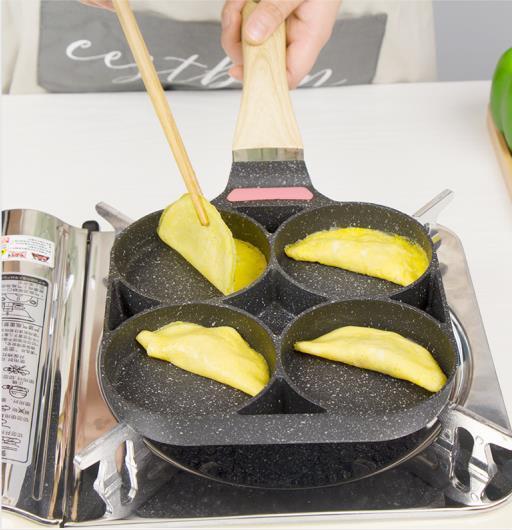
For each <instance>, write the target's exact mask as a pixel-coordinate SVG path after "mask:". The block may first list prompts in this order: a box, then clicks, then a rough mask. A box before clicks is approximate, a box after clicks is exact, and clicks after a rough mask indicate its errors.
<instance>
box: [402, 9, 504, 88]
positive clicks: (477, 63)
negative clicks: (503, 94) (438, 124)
mask: <svg viewBox="0 0 512 530" xmlns="http://www.w3.org/2000/svg"><path fill="white" fill-rule="evenodd" d="M411 1H414V0H411ZM433 6H434V21H435V29H436V42H437V72H438V78H439V81H461V80H470V79H471V80H473V79H490V78H491V77H492V74H493V71H494V67H495V66H496V62H497V61H498V58H499V57H500V55H501V54H502V53H503V52H504V51H505V50H507V49H508V48H511V47H512V0H434V2H433Z"/></svg>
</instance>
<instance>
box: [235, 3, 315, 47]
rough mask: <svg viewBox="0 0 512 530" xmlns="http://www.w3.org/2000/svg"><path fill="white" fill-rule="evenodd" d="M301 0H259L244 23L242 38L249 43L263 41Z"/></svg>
mask: <svg viewBox="0 0 512 530" xmlns="http://www.w3.org/2000/svg"><path fill="white" fill-rule="evenodd" d="M303 1H304V0H261V1H260V2H259V3H258V6H257V7H256V9H255V10H254V11H253V12H252V13H251V15H250V16H249V19H248V20H247V23H246V24H245V28H244V39H245V40H246V41H247V42H248V43H249V44H261V43H263V42H265V41H266V40H267V39H268V38H269V37H270V35H272V33H274V31H275V30H276V29H277V28H278V27H279V25H280V24H281V23H282V22H284V21H285V20H286V18H287V17H288V15H289V14H290V13H291V12H292V11H293V10H294V9H295V8H296V7H297V6H299V5H300V4H302V2H303Z"/></svg>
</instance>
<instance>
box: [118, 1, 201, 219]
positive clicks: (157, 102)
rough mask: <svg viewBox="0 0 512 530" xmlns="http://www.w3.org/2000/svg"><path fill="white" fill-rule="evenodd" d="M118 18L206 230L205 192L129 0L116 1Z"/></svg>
mask: <svg viewBox="0 0 512 530" xmlns="http://www.w3.org/2000/svg"><path fill="white" fill-rule="evenodd" d="M113 5H114V8H115V11H116V13H117V17H118V19H119V22H120V24H121V27H122V29H123V32H124V35H125V37H126V40H127V41H128V45H129V46H130V49H131V51H132V54H133V57H134V58H135V62H136V63H137V66H138V68H139V72H140V75H141V77H142V80H143V81H144V86H145V87H146V90H147V93H148V94H149V97H150V99H151V102H152V104H153V108H154V109H155V112H156V115H157V116H158V119H159V120H160V124H161V125H162V129H163V130H164V133H165V137H166V138H167V141H168V142H169V145H170V147H171V151H172V153H173V155H174V159H175V160H176V164H177V165H178V169H179V171H180V173H181V176H182V178H183V181H184V182H185V186H186V188H187V191H188V192H189V193H190V196H191V198H192V202H193V204H194V208H195V210H196V213H197V216H198V218H199V221H200V222H201V224H202V225H203V226H206V225H208V216H207V215H206V211H205V209H204V207H203V203H202V202H201V197H202V192H201V188H200V187H199V182H198V181H197V177H196V174H195V172H194V169H193V168H192V164H191V162H190V159H189V157H188V154H187V150H186V149H185V145H184V144H183V140H182V139H181V135H180V132H179V130H178V127H177V126H176V122H175V121H174V116H173V115H172V112H171V109H170V107H169V103H168V101H167V98H166V97H165V92H164V90H163V88H162V84H161V83H160V79H159V78H158V74H157V73H156V70H155V66H154V64H153V61H152V59H151V56H150V55H149V52H148V48H147V46H146V43H145V42H144V38H143V37H142V33H141V32H140V29H139V25H138V24H137V20H136V18H135V15H134V14H133V11H132V9H131V7H130V4H129V3H128V0H113Z"/></svg>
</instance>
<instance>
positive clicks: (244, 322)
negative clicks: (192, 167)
mask: <svg viewBox="0 0 512 530" xmlns="http://www.w3.org/2000/svg"><path fill="white" fill-rule="evenodd" d="M175 321H184V322H194V323H196V324H201V325H203V326H208V327H212V326H231V327H233V328H235V329H238V330H240V333H241V334H242V336H243V337H244V339H245V340H246V341H247V342H248V343H249V344H250V345H251V346H252V347H253V348H254V349H256V350H257V351H259V352H260V353H261V354H262V355H264V356H265V358H266V360H267V363H268V365H269V367H270V369H271V370H273V369H274V366H275V358H276V352H275V347H274V344H273V341H272V338H271V336H270V334H269V333H268V332H267V330H265V329H264V328H263V327H262V325H261V324H258V322H256V320H255V319H254V318H252V317H251V316H250V315H248V314H246V313H244V312H242V311H239V310H235V309H232V308H227V307H212V306H209V305H206V304H185V305H181V306H171V307H165V308H160V309H156V310H153V311H149V312H146V313H142V314H140V315H138V316H136V317H134V318H132V319H130V320H128V321H126V322H125V323H124V324H122V325H121V326H120V327H119V328H118V329H117V330H116V332H115V333H114V334H112V336H111V337H110V340H109V341H108V343H107V344H106V347H105V348H104V350H103V355H102V356H101V359H100V374H101V379H102V381H103V389H104V391H105V393H106V394H107V395H108V396H109V403H110V404H111V407H112V409H113V411H114V413H115V414H116V416H118V417H119V418H120V419H121V420H123V421H129V422H130V423H132V424H133V422H134V421H136V418H135V417H134V414H133V411H132V409H131V407H134V408H135V409H136V410H137V411H138V412H137V414H141V415H148V416H154V417H161V418H162V421H163V422H164V423H165V422H166V420H169V419H172V417H173V416H175V415H179V416H183V415H185V416H186V415H190V416H198V415H212V416H218V415H219V414H223V413H226V412H235V411H236V410H238V409H240V408H241V407H242V406H243V405H245V404H246V403H248V402H249V401H250V399H251V397H250V396H248V395H247V394H245V393H244V392H241V391H239V390H236V389H234V388H232V387H230V386H226V385H223V384H220V383H217V382H216V381H213V380H211V379H208V378H206V377H201V376H198V375H195V374H192V373H191V372H188V371H186V370H182V369H181V368H178V367H176V366H173V365H172V364H170V363H168V362H165V361H162V360H160V359H152V358H150V357H148V355H147V354H146V352H145V350H144V348H143V347H142V346H141V345H140V344H139V343H138V342H137V341H136V340H135V337H136V336H137V334H138V333H139V332H140V331H142V330H150V331H154V330H156V329H158V328H160V327H162V326H163V325H165V324H168V323H169V322H175ZM137 414H136V415H137ZM156 428H157V429H160V430H161V429H162V428H166V430H165V431H164V433H165V434H162V435H160V436H159V437H158V438H159V439H161V438H162V436H165V439H168V438H169V437H171V438H172V433H171V432H169V428H168V426H165V427H162V424H161V423H160V425H159V426H158V427H156ZM154 429H155V428H153V429H151V428H149V429H146V430H144V435H145V436H149V437H151V435H152V434H153V435H155V434H156V433H155V431H154Z"/></svg>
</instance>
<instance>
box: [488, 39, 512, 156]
mask: <svg viewBox="0 0 512 530" xmlns="http://www.w3.org/2000/svg"><path fill="white" fill-rule="evenodd" d="M491 114H492V117H493V120H494V124H495V125H496V128H497V129H498V130H499V131H500V132H502V133H503V134H504V136H505V139H506V141H507V144H508V146H509V148H511V149H512V48H510V49H508V50H507V51H506V52H505V53H504V54H503V55H502V56H501V57H500V60H499V61H498V64H497V65H496V70H495V71H494V76H493V78H492V86H491Z"/></svg>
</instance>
